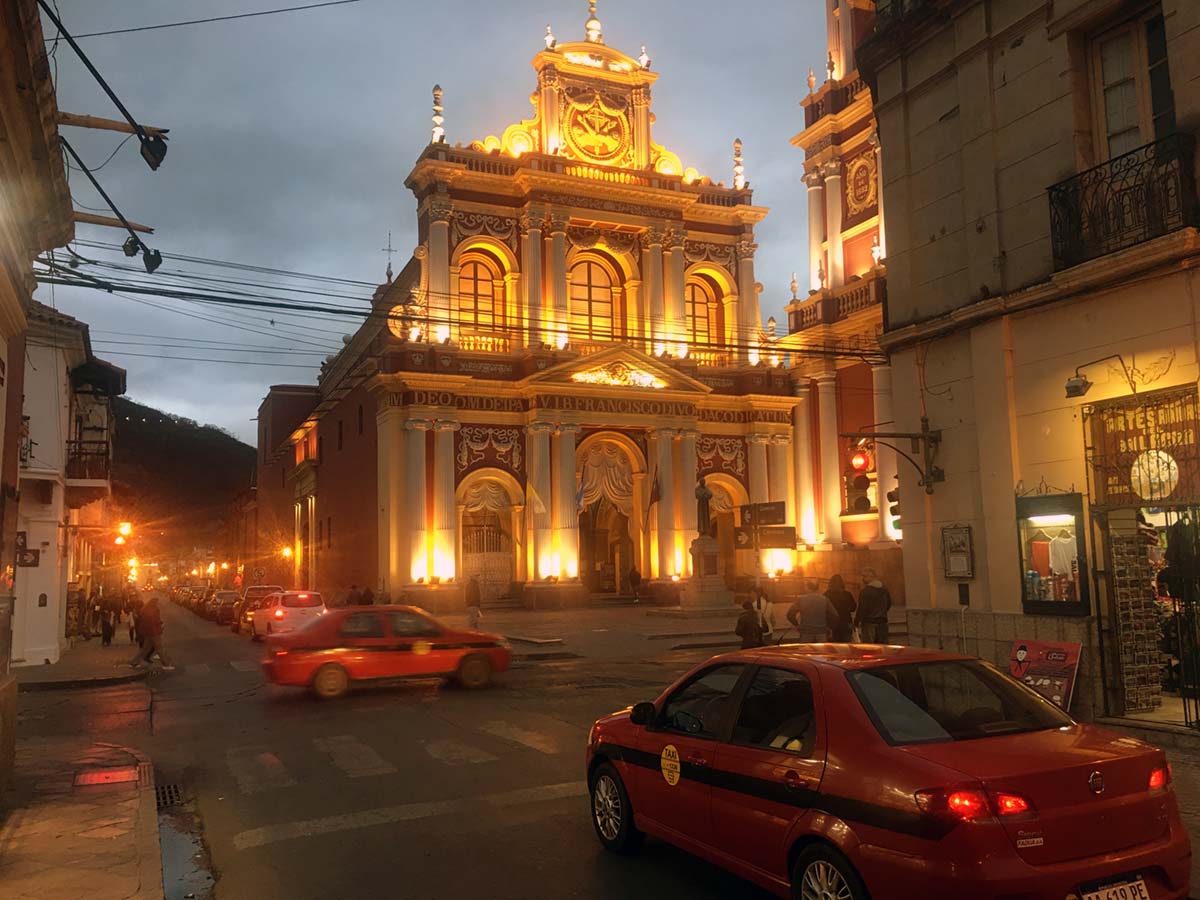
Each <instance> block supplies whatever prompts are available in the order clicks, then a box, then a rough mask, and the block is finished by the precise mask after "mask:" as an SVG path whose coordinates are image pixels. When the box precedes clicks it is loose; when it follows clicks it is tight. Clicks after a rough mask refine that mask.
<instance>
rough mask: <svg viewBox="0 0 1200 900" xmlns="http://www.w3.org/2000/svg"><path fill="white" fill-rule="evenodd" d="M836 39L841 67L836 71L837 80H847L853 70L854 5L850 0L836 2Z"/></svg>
mask: <svg viewBox="0 0 1200 900" xmlns="http://www.w3.org/2000/svg"><path fill="white" fill-rule="evenodd" d="M838 32H839V36H838V40H839V43H840V44H841V47H842V68H841V69H840V70H839V71H838V73H837V77H838V80H839V81H843V82H845V81H848V80H849V79H850V73H851V72H853V71H854V66H855V61H854V6H853V5H852V4H851V3H850V0H842V2H841V3H840V4H838Z"/></svg>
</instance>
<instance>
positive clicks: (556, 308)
mask: <svg viewBox="0 0 1200 900" xmlns="http://www.w3.org/2000/svg"><path fill="white" fill-rule="evenodd" d="M569 218H570V217H569V216H568V215H567V214H566V213H563V212H555V213H551V214H550V218H549V219H548V220H547V224H548V226H549V229H550V238H549V245H550V297H551V307H552V311H551V312H550V314H549V315H547V316H546V319H548V320H549V321H550V322H552V323H553V325H552V326H549V325H548V326H547V330H548V331H550V332H551V333H552V334H553V339H552V340H551V341H550V342H549V343H551V344H553V345H554V346H556V347H560V348H561V347H565V346H566V345H567V343H568V342H569V341H570V340H571V337H570V324H571V316H570V312H569V310H568V309H567V303H568V300H567V221H568V219H569Z"/></svg>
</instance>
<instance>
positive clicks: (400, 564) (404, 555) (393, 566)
mask: <svg viewBox="0 0 1200 900" xmlns="http://www.w3.org/2000/svg"><path fill="white" fill-rule="evenodd" d="M388 403H389V401H388V400H387V399H386V398H383V399H381V403H380V411H379V414H378V415H377V416H376V420H375V421H376V431H377V432H378V435H379V439H378V447H377V448H376V451H375V453H376V473H377V481H376V483H377V485H378V490H379V574H380V576H381V577H382V579H383V586H384V587H385V588H386V589H387V591H388V592H389V593H391V594H392V596H399V594H398V592H399V590H400V588H401V587H402V586H403V585H405V584H407V583H408V580H409V579H408V571H409V563H410V559H409V554H410V553H411V552H412V545H411V540H410V538H409V534H408V527H407V526H408V521H409V520H408V517H407V516H406V515H405V509H404V420H403V419H402V418H401V414H400V410H399V409H395V408H392V407H390V406H389V405H388Z"/></svg>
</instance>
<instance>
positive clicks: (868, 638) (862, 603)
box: [854, 568, 892, 644]
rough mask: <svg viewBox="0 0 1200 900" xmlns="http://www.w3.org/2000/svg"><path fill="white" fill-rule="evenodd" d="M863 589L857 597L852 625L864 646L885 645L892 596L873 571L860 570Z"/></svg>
mask: <svg viewBox="0 0 1200 900" xmlns="http://www.w3.org/2000/svg"><path fill="white" fill-rule="evenodd" d="M862 580H863V589H862V591H860V592H859V595H858V611H857V612H855V614H854V624H855V625H857V626H858V629H859V635H860V637H861V639H862V642H863V643H864V644H886V643H887V642H888V610H889V609H891V608H892V595H891V594H889V593H888V589H887V588H885V587H884V586H883V582H882V581H880V580H879V577H878V576H877V575H876V574H875V570H874V569H869V568H868V569H863V570H862Z"/></svg>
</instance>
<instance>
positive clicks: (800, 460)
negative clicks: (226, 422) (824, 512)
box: [792, 378, 819, 545]
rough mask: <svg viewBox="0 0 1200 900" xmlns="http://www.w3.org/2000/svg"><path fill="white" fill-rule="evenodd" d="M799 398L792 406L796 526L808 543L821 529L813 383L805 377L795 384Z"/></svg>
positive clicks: (813, 541) (815, 538)
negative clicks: (815, 476) (815, 470)
mask: <svg viewBox="0 0 1200 900" xmlns="http://www.w3.org/2000/svg"><path fill="white" fill-rule="evenodd" d="M793 387H794V390H795V393H796V397H797V398H799V399H798V402H797V403H796V406H795V408H793V410H792V461H793V466H794V467H795V470H796V517H797V518H796V527H797V528H799V529H800V540H801V541H802V542H804V543H805V544H810V545H811V544H815V543H816V542H817V532H818V530H819V526H818V517H817V500H816V493H815V491H814V489H813V465H812V427H811V424H810V420H809V416H810V415H811V410H810V409H809V384H808V379H807V378H805V379H803V380H801V381H798V382H796V383H795V385H794V386H793Z"/></svg>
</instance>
